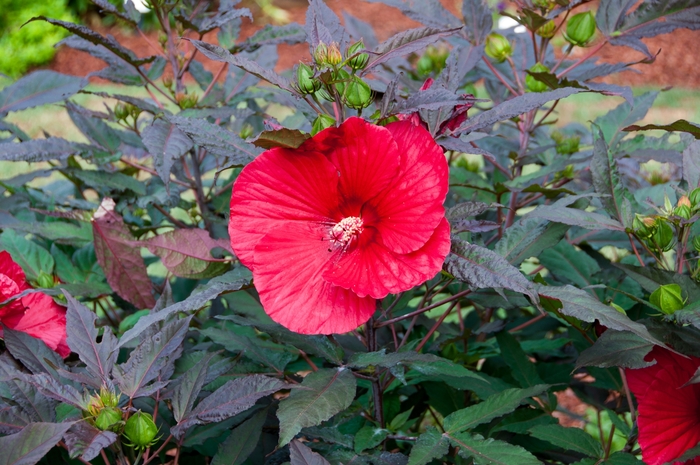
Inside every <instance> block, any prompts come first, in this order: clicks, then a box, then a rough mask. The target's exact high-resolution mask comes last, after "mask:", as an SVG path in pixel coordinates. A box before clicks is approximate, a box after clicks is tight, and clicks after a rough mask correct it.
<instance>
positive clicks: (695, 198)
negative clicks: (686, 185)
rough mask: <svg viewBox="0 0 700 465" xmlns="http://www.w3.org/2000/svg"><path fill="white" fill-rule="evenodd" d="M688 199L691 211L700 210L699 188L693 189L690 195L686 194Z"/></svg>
mask: <svg viewBox="0 0 700 465" xmlns="http://www.w3.org/2000/svg"><path fill="white" fill-rule="evenodd" d="M688 199H689V200H690V204H691V205H692V207H693V210H697V209H700V187H698V188H697V189H693V190H692V191H691V192H690V194H688Z"/></svg>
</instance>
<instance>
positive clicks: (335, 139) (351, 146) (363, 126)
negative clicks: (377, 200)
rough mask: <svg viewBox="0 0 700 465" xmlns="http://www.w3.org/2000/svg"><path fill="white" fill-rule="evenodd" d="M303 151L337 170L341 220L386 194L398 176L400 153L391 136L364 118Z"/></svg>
mask: <svg viewBox="0 0 700 465" xmlns="http://www.w3.org/2000/svg"><path fill="white" fill-rule="evenodd" d="M302 148H304V149H305V150H315V151H319V152H322V153H324V154H325V155H326V156H327V157H328V160H330V162H331V163H333V165H334V166H335V167H336V168H337V169H338V176H339V184H338V192H339V194H340V199H341V204H340V207H341V211H340V213H341V215H342V216H341V217H338V218H337V220H338V221H339V220H341V219H342V217H346V216H358V215H359V213H360V210H359V209H360V207H362V205H363V204H364V203H365V202H366V201H368V200H370V199H371V198H373V197H375V196H376V195H378V194H379V193H381V192H382V191H384V190H385V189H386V188H387V187H388V186H389V184H390V183H391V182H392V181H393V180H394V179H395V178H396V176H397V174H398V172H399V162H400V152H399V148H398V146H397V144H396V142H395V141H394V139H393V138H392V136H391V133H390V132H389V131H388V130H387V129H386V128H383V127H381V126H375V125H373V124H369V123H368V122H366V121H365V120H363V119H362V118H357V117H353V118H348V119H347V120H346V121H345V122H344V123H343V124H342V125H341V126H340V127H337V128H336V127H330V128H328V129H325V130H323V131H321V132H320V133H318V134H316V135H315V136H314V137H313V138H311V139H309V140H307V141H306V142H305V143H304V145H302Z"/></svg>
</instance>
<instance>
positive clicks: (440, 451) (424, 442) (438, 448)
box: [408, 426, 450, 465]
mask: <svg viewBox="0 0 700 465" xmlns="http://www.w3.org/2000/svg"><path fill="white" fill-rule="evenodd" d="M449 449H450V443H449V441H448V439H447V438H446V437H445V436H443V435H442V434H440V432H439V431H438V430H437V429H435V427H434V426H428V428H427V430H426V431H425V433H423V434H421V435H420V436H418V440H417V441H416V444H415V445H414V446H413V448H412V449H411V454H410V455H409V456H408V465H426V464H428V463H430V462H432V461H433V459H439V458H442V457H444V456H445V455H446V454H447V452H448V451H449Z"/></svg>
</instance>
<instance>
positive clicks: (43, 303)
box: [0, 251, 70, 357]
mask: <svg viewBox="0 0 700 465" xmlns="http://www.w3.org/2000/svg"><path fill="white" fill-rule="evenodd" d="M29 288H30V286H29V284H27V279H26V277H25V275H24V271H22V268H21V267H20V266H19V265H18V264H17V263H15V261H14V260H12V257H11V256H10V254H9V253H8V252H6V251H2V252H0V302H4V301H6V300H7V299H9V298H11V297H13V296H15V295H17V294H19V293H21V292H23V291H25V290H27V289H29ZM0 323H2V324H3V325H5V326H6V327H8V328H10V329H13V330H15V331H22V332H25V333H27V334H29V335H30V336H33V337H36V338H38V339H41V340H42V341H44V342H45V343H46V345H47V346H49V347H50V348H51V349H52V350H55V351H56V352H58V354H59V355H60V356H61V357H67V356H68V355H69V354H70V349H69V348H68V344H67V343H66V309H65V308H63V307H62V306H60V305H58V304H57V303H56V302H54V300H53V299H52V298H51V297H50V296H48V295H46V294H44V293H41V292H34V293H31V294H27V295H26V296H24V297H21V298H19V299H15V300H13V301H12V302H10V303H9V304H7V305H5V306H4V307H0ZM0 337H2V328H1V327H0Z"/></svg>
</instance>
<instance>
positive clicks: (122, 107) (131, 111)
mask: <svg viewBox="0 0 700 465" xmlns="http://www.w3.org/2000/svg"><path fill="white" fill-rule="evenodd" d="M140 114H141V110H140V109H139V108H138V107H136V106H134V105H132V104H130V103H122V102H119V103H117V104H116V105H115V106H114V116H115V117H116V118H117V121H125V120H126V119H127V118H128V117H129V116H131V117H132V118H134V120H136V119H137V118H138V117H139V115H140Z"/></svg>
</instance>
